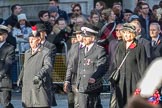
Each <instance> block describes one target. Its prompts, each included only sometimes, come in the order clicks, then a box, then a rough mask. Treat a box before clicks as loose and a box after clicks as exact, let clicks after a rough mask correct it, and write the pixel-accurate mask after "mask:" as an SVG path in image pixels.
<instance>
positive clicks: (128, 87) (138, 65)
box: [115, 41, 147, 108]
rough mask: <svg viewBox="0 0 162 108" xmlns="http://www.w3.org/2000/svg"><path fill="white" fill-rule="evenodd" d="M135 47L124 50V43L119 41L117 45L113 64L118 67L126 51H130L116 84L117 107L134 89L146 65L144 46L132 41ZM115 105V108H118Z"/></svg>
mask: <svg viewBox="0 0 162 108" xmlns="http://www.w3.org/2000/svg"><path fill="white" fill-rule="evenodd" d="M134 43H135V44H136V47H134V48H131V49H130V48H128V49H127V50H126V43H125V42H121V43H119V46H118V47H117V51H116V55H115V66H116V68H117V67H119V65H120V64H121V62H122V60H123V58H124V57H125V55H126V52H128V51H130V53H129V54H128V56H127V58H126V60H125V62H124V63H123V65H122V67H121V69H120V79H119V84H118V85H117V88H118V89H116V93H117V103H118V105H119V106H120V107H119V106H118V107H119V108H123V106H124V105H125V104H126V102H127V99H128V97H129V96H131V94H132V93H133V92H134V91H135V89H136V84H137V82H138V81H139V80H140V79H141V77H142V76H143V74H144V71H145V68H146V66H147V56H146V52H145V49H144V46H143V45H142V44H140V43H138V42H137V41H134ZM118 107H117V108H118Z"/></svg>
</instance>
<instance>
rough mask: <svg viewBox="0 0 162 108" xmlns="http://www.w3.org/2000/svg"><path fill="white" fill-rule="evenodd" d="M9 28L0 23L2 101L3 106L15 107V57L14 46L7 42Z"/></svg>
mask: <svg viewBox="0 0 162 108" xmlns="http://www.w3.org/2000/svg"><path fill="white" fill-rule="evenodd" d="M9 32H10V30H9V28H8V27H7V26H4V25H0V103H1V105H2V107H3V108H13V105H12V104H11V103H10V101H11V90H12V81H11V72H10V71H11V67H12V63H13V62H14V59H15V50H14V46H12V45H11V44H9V43H7V42H6V38H7V36H8V33H9Z"/></svg>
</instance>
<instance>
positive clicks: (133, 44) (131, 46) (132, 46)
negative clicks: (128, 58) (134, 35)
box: [129, 42, 137, 49]
mask: <svg viewBox="0 0 162 108" xmlns="http://www.w3.org/2000/svg"><path fill="white" fill-rule="evenodd" d="M136 46H137V44H136V43H135V42H133V43H131V45H130V46H129V48H130V49H133V48H135V47H136Z"/></svg>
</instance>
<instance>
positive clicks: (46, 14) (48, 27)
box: [38, 10, 52, 35]
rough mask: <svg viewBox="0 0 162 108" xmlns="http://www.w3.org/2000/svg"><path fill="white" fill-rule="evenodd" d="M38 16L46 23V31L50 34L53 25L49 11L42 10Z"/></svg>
mask: <svg viewBox="0 0 162 108" xmlns="http://www.w3.org/2000/svg"><path fill="white" fill-rule="evenodd" d="M38 17H39V19H40V23H42V24H44V26H45V27H46V33H47V35H49V34H50V33H51V31H52V25H51V23H50V22H49V12H48V11H47V10H41V11H40V12H39V13H38Z"/></svg>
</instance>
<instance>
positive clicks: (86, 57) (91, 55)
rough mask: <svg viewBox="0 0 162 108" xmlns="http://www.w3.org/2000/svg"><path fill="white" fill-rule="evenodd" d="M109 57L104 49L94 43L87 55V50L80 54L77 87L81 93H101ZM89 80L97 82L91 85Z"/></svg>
mask: <svg viewBox="0 0 162 108" xmlns="http://www.w3.org/2000/svg"><path fill="white" fill-rule="evenodd" d="M106 63H107V56H106V52H105V50H104V48H103V47H101V46H99V45H97V44H96V43H94V45H93V46H92V48H91V49H90V50H89V51H88V52H87V54H85V48H83V49H81V50H80V52H79V62H78V72H77V73H78V76H77V87H78V90H79V92H81V93H100V92H101V89H102V77H103V75H104V74H105V73H106V71H107V69H106ZM89 78H94V79H95V80H96V82H95V83H94V84H89V83H88V80H89Z"/></svg>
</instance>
